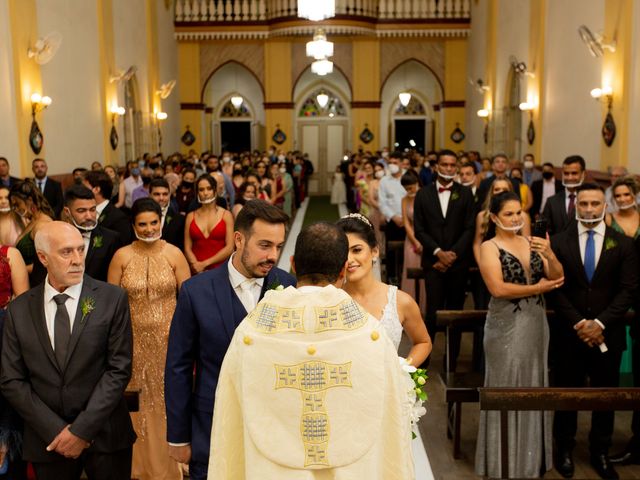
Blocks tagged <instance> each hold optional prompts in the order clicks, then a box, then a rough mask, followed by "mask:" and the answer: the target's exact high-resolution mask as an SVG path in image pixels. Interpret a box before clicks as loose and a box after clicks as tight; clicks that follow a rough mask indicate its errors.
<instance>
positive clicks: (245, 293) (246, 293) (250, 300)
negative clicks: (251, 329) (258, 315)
mask: <svg viewBox="0 0 640 480" xmlns="http://www.w3.org/2000/svg"><path fill="white" fill-rule="evenodd" d="M255 283H256V281H255V279H253V278H249V279H247V280H245V281H244V282H242V283H241V284H240V301H241V302H242V305H243V306H244V308H245V310H246V311H247V313H251V311H252V310H253V309H254V308H255V307H256V299H255V297H254V296H253V292H252V289H253V285H254V284H255Z"/></svg>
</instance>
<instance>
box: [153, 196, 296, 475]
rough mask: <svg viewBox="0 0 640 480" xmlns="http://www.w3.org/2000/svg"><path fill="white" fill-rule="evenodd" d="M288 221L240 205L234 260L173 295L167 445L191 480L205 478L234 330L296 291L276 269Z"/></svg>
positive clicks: (273, 211) (265, 207)
mask: <svg viewBox="0 0 640 480" xmlns="http://www.w3.org/2000/svg"><path fill="white" fill-rule="evenodd" d="M288 221H289V219H288V217H287V216H286V214H285V213H284V212H283V211H282V210H280V209H279V208H277V207H275V206H273V205H269V204H268V203H266V202H264V201H261V200H253V201H251V202H247V203H246V204H245V206H244V208H243V209H242V210H241V211H240V213H239V214H238V218H237V220H236V225H235V228H236V230H235V232H234V236H233V241H234V244H235V249H236V251H235V253H234V254H233V255H232V256H231V258H230V259H229V260H228V261H227V262H225V263H224V264H223V265H222V266H221V267H220V268H217V269H215V270H211V271H207V272H204V273H203V274H201V275H196V276H195V277H193V278H191V279H189V280H188V281H186V282H185V284H184V285H183V287H182V289H181V290H180V295H179V297H178V305H177V307H176V312H175V314H174V316H173V320H172V322H171V329H170V332H169V346H168V349H167V364H166V370H165V401H166V405H167V440H168V441H169V453H170V455H171V456H172V457H173V458H174V459H175V460H176V461H178V462H179V463H189V475H190V478H191V479H193V480H204V479H206V478H207V466H208V464H209V443H210V439H211V420H212V416H213V407H214V392H215V390H216V385H217V382H218V375H219V373H220V367H221V365H222V360H223V358H224V355H225V352H226V350H227V348H228V346H229V342H230V341H231V337H232V336H233V331H234V330H235V328H236V326H237V325H238V324H239V323H240V322H241V321H242V319H243V318H244V317H246V315H247V313H248V312H251V311H252V310H253V309H254V308H255V306H256V304H257V302H258V301H259V300H260V299H261V298H262V297H263V296H264V294H265V292H266V291H267V290H268V289H271V288H275V287H277V286H280V285H282V286H283V287H287V286H289V285H294V284H295V279H294V278H293V277H292V276H291V275H289V274H288V273H286V272H285V271H283V270H280V269H278V268H276V266H275V265H276V262H277V261H278V257H279V255H280V252H281V250H282V247H283V245H284V240H285V230H286V224H287V223H288ZM194 374H195V377H194Z"/></svg>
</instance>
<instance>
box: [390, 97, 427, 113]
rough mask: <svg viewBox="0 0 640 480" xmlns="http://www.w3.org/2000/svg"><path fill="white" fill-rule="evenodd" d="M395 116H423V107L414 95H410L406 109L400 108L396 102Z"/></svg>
mask: <svg viewBox="0 0 640 480" xmlns="http://www.w3.org/2000/svg"><path fill="white" fill-rule="evenodd" d="M395 114H396V115H425V110H424V105H422V103H421V102H420V100H418V99H417V98H416V96H415V95H411V100H409V103H408V104H407V106H406V107H404V106H402V104H401V103H400V101H399V100H398V104H397V105H396V112H395Z"/></svg>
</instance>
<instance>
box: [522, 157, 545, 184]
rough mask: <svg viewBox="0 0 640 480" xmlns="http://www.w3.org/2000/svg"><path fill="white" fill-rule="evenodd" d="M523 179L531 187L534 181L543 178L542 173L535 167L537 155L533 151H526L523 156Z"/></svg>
mask: <svg viewBox="0 0 640 480" xmlns="http://www.w3.org/2000/svg"><path fill="white" fill-rule="evenodd" d="M522 166H523V167H524V170H523V171H522V181H523V182H524V183H525V184H526V185H527V186H528V187H529V188H531V185H533V182H535V181H538V180H542V173H541V172H540V171H539V170H537V169H536V168H535V157H534V156H533V153H525V154H524V156H523V157H522Z"/></svg>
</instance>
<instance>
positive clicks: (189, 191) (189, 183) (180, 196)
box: [176, 168, 196, 215]
mask: <svg viewBox="0 0 640 480" xmlns="http://www.w3.org/2000/svg"><path fill="white" fill-rule="evenodd" d="M195 182H196V172H195V171H194V170H192V169H190V168H187V169H185V170H183V171H182V182H181V183H180V187H178V189H177V190H176V201H177V202H178V210H179V211H180V214H181V215H186V214H187V210H188V209H189V205H191V202H193V201H194V199H195V198H196V190H195Z"/></svg>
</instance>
